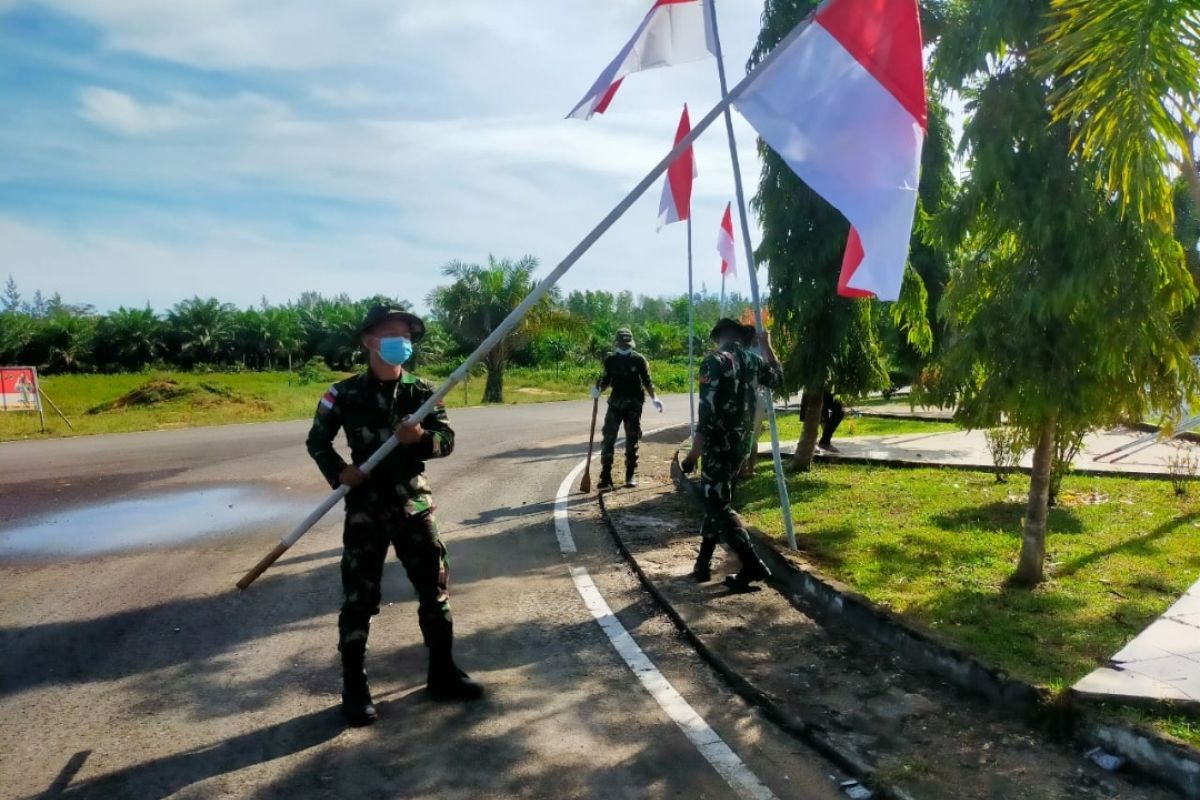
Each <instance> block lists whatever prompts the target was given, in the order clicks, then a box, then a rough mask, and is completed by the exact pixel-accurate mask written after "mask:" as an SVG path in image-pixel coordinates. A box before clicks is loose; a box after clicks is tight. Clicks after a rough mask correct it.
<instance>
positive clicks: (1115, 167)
mask: <svg viewBox="0 0 1200 800" xmlns="http://www.w3.org/2000/svg"><path fill="white" fill-rule="evenodd" d="M1049 19H1050V29H1049V31H1048V32H1047V36H1046V39H1045V42H1044V44H1043V45H1042V46H1041V47H1040V48H1039V51H1038V53H1037V59H1038V61H1039V63H1040V64H1041V66H1042V67H1043V71H1044V72H1045V74H1046V75H1047V77H1050V78H1052V79H1053V81H1054V85H1055V86H1056V90H1055V92H1054V95H1053V97H1052V99H1053V102H1054V113H1055V119H1056V120H1061V119H1068V120H1070V121H1071V123H1072V124H1073V126H1074V125H1076V124H1077V125H1078V126H1079V132H1078V134H1077V136H1076V139H1075V143H1076V145H1077V146H1079V147H1080V148H1081V150H1082V152H1083V154H1084V156H1085V157H1088V158H1092V157H1094V158H1096V159H1098V160H1099V161H1100V163H1101V165H1102V173H1101V174H1102V179H1103V182H1104V185H1105V188H1106V189H1107V190H1108V191H1109V192H1110V193H1111V194H1113V195H1115V196H1117V197H1118V198H1119V199H1120V202H1121V204H1122V206H1123V208H1125V209H1126V210H1132V211H1133V212H1135V213H1136V214H1137V217H1138V218H1139V219H1141V220H1143V221H1146V220H1149V221H1152V222H1154V223H1155V224H1156V225H1158V227H1159V228H1160V229H1162V230H1163V231H1167V232H1169V231H1170V225H1171V215H1172V199H1173V198H1172V195H1173V191H1172V187H1171V174H1170V170H1172V169H1173V170H1175V171H1176V172H1177V174H1178V173H1182V174H1183V175H1184V176H1185V178H1186V180H1187V182H1188V188H1189V191H1190V193H1191V195H1192V202H1193V203H1194V204H1195V205H1196V206H1198V207H1200V172H1198V171H1197V164H1196V159H1197V155H1196V150H1197V148H1200V8H1198V7H1197V5H1196V2H1195V0H1053V2H1052V3H1051V9H1050V14H1049Z"/></svg>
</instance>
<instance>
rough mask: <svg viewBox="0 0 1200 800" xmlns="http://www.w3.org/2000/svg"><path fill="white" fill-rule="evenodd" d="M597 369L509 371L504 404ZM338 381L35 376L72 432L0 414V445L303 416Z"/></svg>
mask: <svg viewBox="0 0 1200 800" xmlns="http://www.w3.org/2000/svg"><path fill="white" fill-rule="evenodd" d="M651 369H652V373H653V375H654V379H655V382H656V383H657V384H658V385H659V389H660V391H662V392H672V391H686V390H687V365H686V363H661V364H652V365H651ZM597 371H598V366H597V367H592V366H573V365H572V366H567V367H563V368H561V369H531V368H526V367H510V368H509V369H508V370H507V371H506V372H505V378H504V394H505V402H506V403H508V404H514V403H541V402H549V401H554V400H572V399H578V398H583V397H587V395H588V390H589V388H590V387H591V385H592V383H593V382H594V381H595V379H596V374H597ZM419 374H421V375H423V376H425V377H427V378H429V379H430V380H433V381H435V382H436V381H439V380H440V379H441V378H443V377H445V373H442V372H439V371H438V370H424V371H421V372H420V373H419ZM341 377H344V375H332V374H330V375H327V376H324V377H322V378H320V379H318V380H315V381H310V382H307V383H304V382H301V379H300V378H299V376H298V375H297V374H294V373H288V372H230V373H220V372H219V373H190V372H170V371H153V372H144V373H128V374H119V375H51V376H48V377H43V378H42V388H43V389H44V390H45V391H46V393H47V394H48V395H49V396H50V398H51V399H52V400H53V401H54V402H55V403H56V404H57V405H58V407H59V408H61V409H62V411H63V413H64V414H66V416H67V418H68V419H70V420H71V424H72V425H74V427H75V429H74V431H72V430H70V429H69V428H68V427H67V425H66V424H65V423H64V422H63V421H62V419H61V418H59V416H58V415H57V414H55V413H54V411H53V410H52V409H51V408H50V407H49V405H47V406H46V427H47V429H48V430H47V432H46V433H42V432H41V430H40V425H39V422H38V415H37V414H36V413H28V412H21V413H16V412H14V413H8V414H0V441H8V440H13V439H37V438H54V437H58V436H69V435H73V434H100V433H124V432H129V431H146V430H164V429H171V428H192V427H201V426H205V425H229V424H236V423H246V422H276V421H283V420H294V419H306V418H308V417H310V416H312V413H313V410H314V409H315V408H316V404H317V400H318V398H320V396H321V393H322V392H324V391H325V388H326V386H327V385H328V384H329V383H331V382H333V381H335V380H338V379H339V378H341ZM484 385H485V379H484V376H483V375H478V376H472V377H471V379H470V380H468V381H466V382H464V383H463V384H462V385H461V386H460V387H459V388H456V389H455V390H454V391H453V392H452V393H451V394H450V396H449V397H448V398H447V404H448V405H450V406H451V407H461V406H474V405H480V404H481V403H482V402H483V390H484Z"/></svg>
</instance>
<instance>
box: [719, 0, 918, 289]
mask: <svg viewBox="0 0 1200 800" xmlns="http://www.w3.org/2000/svg"><path fill="white" fill-rule="evenodd" d="M921 48H922V43H921V20H920V16H919V15H918V11H917V0H828V2H826V3H825V4H823V5H822V6H821V7H820V8H819V9H818V10H817V13H816V16H815V18H814V20H813V23H812V24H811V25H809V26H808V27H807V28H806V29H805V30H804V31H803V32H801V33H800V35H799V36H797V37H796V38H795V39H794V40H793V41H792V42H790V43H789V44H788V45H787V46H786V50H785V51H783V52H781V53H779V55H778V56H777V57H775V58H774V59H773V60H772V61H771V63H770V64H768V65H766V68H765V69H764V70H763V72H762V74H761V75H759V76H758V77H757V78H756V79H755V81H754V83H752V84H751V85H750V86H749V87H748V88H747V89H746V91H745V93H744V94H743V95H742V96H741V97H740V98H739V99H738V100H737V101H735V103H734V105H736V106H737V108H738V110H739V111H740V112H741V113H742V115H743V116H744V117H746V119H747V120H748V121H749V122H750V124H751V125H753V126H754V129H755V130H756V131H758V135H759V136H761V137H762V138H763V140H764V141H765V142H766V143H767V144H768V145H770V146H771V148H772V149H773V150H775V152H777V153H778V154H779V155H780V157H781V158H783V160H784V161H785V162H786V163H787V165H788V166H789V167H791V168H792V170H793V171H794V172H795V173H796V174H797V175H799V176H800V178H801V179H802V180H803V181H804V182H805V183H806V184H808V185H809V187H810V188H812V190H813V191H815V192H816V193H817V194H819V195H821V196H822V197H824V198H825V199H826V200H827V201H829V203H830V204H831V205H833V206H834V207H835V208H837V209H838V210H839V211H841V212H842V214H844V215H845V216H846V218H847V219H848V220H849V221H850V225H851V229H850V240H849V242H848V244H847V247H846V254H845V257H844V259H843V262H842V271H841V275H840V277H839V279H838V294H840V295H843V296H846V297H870V296H871V295H874V296H876V297H878V298H879V299H880V300H895V299H897V298H898V297H899V296H900V285H901V283H902V282H903V280H904V266H905V263H906V262H907V261H908V247H909V241H910V239H911V237H912V224H913V216H914V214H915V212H916V206H917V184H918V181H919V178H920V170H921V148H922V147H923V145H924V143H925V126H926V105H925V71H924V67H923V61H922V58H921Z"/></svg>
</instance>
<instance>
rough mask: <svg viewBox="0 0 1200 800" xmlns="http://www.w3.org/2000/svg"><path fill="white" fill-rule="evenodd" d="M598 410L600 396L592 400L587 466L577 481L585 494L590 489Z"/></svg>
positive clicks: (580, 489)
mask: <svg viewBox="0 0 1200 800" xmlns="http://www.w3.org/2000/svg"><path fill="white" fill-rule="evenodd" d="M599 410H600V398H599V397H597V398H596V399H595V400H593V401H592V432H591V433H590V434H588V455H587V466H585V467H584V468H583V480H581V481H580V482H579V491H581V492H583V493H584V494H587V493H588V492H590V491H592V446H593V445H595V444H596V414H597V412H599Z"/></svg>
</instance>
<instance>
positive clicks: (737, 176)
mask: <svg viewBox="0 0 1200 800" xmlns="http://www.w3.org/2000/svg"><path fill="white" fill-rule="evenodd" d="M708 15H709V22H710V23H711V25H712V37H713V46H714V47H716V49H717V52H716V53H715V55H716V57H717V77H718V78H719V79H720V81H721V100H722V103H723V104H724V106H725V110H724V114H725V133H726V135H727V138H728V139H729V159H730V161H731V162H732V163H733V186H734V189H735V190H736V192H737V203H738V219H739V220H740V222H741V223H742V245H743V247H744V248H745V250H746V266H747V268H748V271H749V273H750V297H751V299H752V300H753V301H754V325H755V327H757V328H758V331H759V333H762V332H763V331H764V330H765V329H764V327H763V319H762V304H761V301H760V299H759V293H758V265H757V263H756V262H755V260H754V246H753V245H752V244H751V243H750V217H749V214H748V213H747V212H746V192H745V190H744V189H743V188H742V167H741V162H740V160H739V159H738V152H737V140H736V139H735V138H734V135H733V113H732V112H731V111H730V110H729V106H730V103H726V102H724V101H726V100H728V99H729V88H728V84H727V83H726V80H725V58H724V56H723V54H722V52H721V35H720V33H719V31H718V28H717V6H716V2H715V0H708ZM810 19H811V17H810ZM806 27H807V25H806V24H805V23H804V22H801V23H800V24H799V25H797V26H796V27H795V28H794V29H793V30H792V32H791V33H789V34H788V35H787V36H786V37H784V39H783V41H781V42H780V43H779V44H778V45H776V46H775V49H774V50H772V51H771V53H770V54H768V55H767V57H766V58H764V59H763V61H762V63H760V64H759V66H758V69H756V70H754V72H752V73H750V74H749V75H747V76H746V78H751V77H753V76H754V75H757V74H760V73H761V72H762V71H763V67H765V66H766V65H767V64H768V63H769V62H770V61H771V56H773V55H775V54H776V53H779V52H782V51H783V49H784V48H785V47H786V46H787V45H788V44H789V43H790V42H791V41H792V39H793V37H795V36H798V35H799V32H800V31H801V30H803V29H804V28H806ZM745 82H746V79H745V78H743V79H742V82H741V83H739V84H738V88H740V89H741V90H742V91H744V90H745V88H744V84H745ZM738 93H739V94H740V91H739V92H738ZM724 277H725V276H724V275H722V276H721V279H722V287H724ZM721 293H722V295H723V294H724V291H723V290H722V292H721ZM767 419H768V420H769V421H770V426H771V455H772V457H773V458H774V461H775V485H776V487H777V488H778V490H779V507H780V509H781V510H782V511H783V527H784V531H785V532H786V533H787V542H788V547H790V548H792V549H793V550H795V549H796V530H795V527H794V526H793V523H792V503H791V500H790V499H789V498H788V490H787V481H786V480H785V479H784V475H783V459H782V458H781V457H780V455H779V422H778V420H776V419H775V402H774V399H772V401H771V403H770V404H769V405H768V407H767ZM754 446H755V447H757V446H758V443H757V442H755V444H754Z"/></svg>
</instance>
